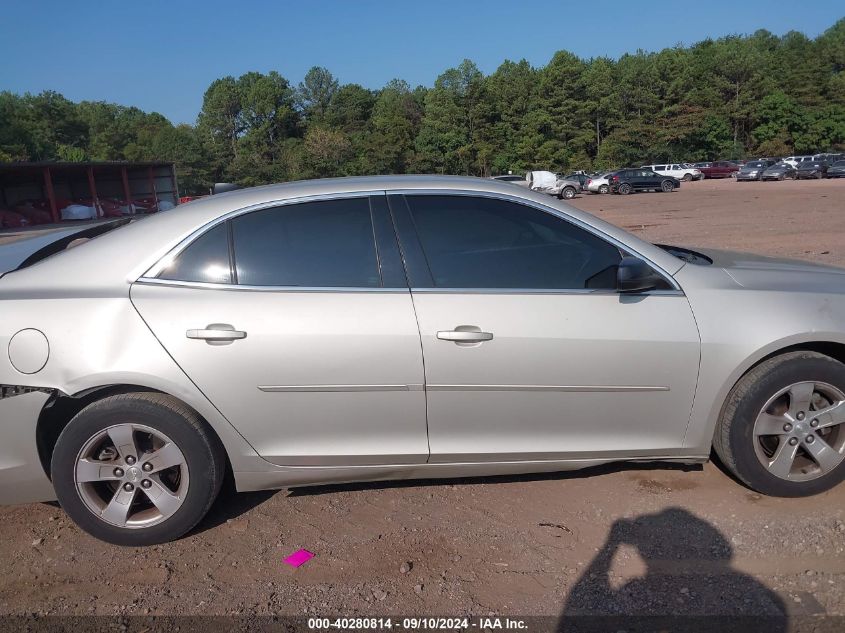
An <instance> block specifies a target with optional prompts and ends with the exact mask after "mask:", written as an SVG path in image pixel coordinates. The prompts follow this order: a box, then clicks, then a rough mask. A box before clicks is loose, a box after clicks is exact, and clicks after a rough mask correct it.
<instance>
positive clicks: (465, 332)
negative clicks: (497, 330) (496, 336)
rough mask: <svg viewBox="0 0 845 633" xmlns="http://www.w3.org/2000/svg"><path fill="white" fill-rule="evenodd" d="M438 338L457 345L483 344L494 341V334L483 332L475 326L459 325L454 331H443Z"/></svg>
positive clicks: (438, 334)
mask: <svg viewBox="0 0 845 633" xmlns="http://www.w3.org/2000/svg"><path fill="white" fill-rule="evenodd" d="M437 338H438V339H440V340H441V341H453V342H455V343H482V342H484V341H491V340H493V333H492V332H482V331H481V328H479V327H477V326H475V325H459V326H458V327H456V328H455V329H454V330H441V331H440V332H438V333H437Z"/></svg>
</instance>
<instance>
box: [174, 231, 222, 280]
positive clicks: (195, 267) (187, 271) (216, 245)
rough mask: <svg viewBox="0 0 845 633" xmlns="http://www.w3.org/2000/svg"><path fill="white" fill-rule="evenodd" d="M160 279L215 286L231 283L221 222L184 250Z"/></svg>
mask: <svg viewBox="0 0 845 633" xmlns="http://www.w3.org/2000/svg"><path fill="white" fill-rule="evenodd" d="M158 278H159V279H172V280H175V281H194V282H206V283H218V284H230V283H232V273H231V268H230V266H229V235H228V227H227V226H226V223H225V222H223V223H221V224H218V225H217V226H215V227H214V228H213V229H211V230H209V231H206V232H205V233H204V234H202V235H200V236H199V237H198V238H197V239H195V240H194V241H193V242H192V243H191V244H190V245H189V246H188V247H187V248H186V249H185V250H183V251H182V252H181V253H179V255H178V256H177V257H176V259H175V260H174V261H173V263H172V264H170V266H168V267H167V268H165V269H164V270H162V271H161V272H160V273H159V275H158Z"/></svg>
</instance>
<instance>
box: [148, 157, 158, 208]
mask: <svg viewBox="0 0 845 633" xmlns="http://www.w3.org/2000/svg"><path fill="white" fill-rule="evenodd" d="M147 178H149V179H150V193H151V194H152V196H153V200H155V201H156V207H155V211H158V194H157V193H156V179H155V178H154V177H153V167H152V165H150V166H149V167H147Z"/></svg>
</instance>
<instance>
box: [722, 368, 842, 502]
mask: <svg viewBox="0 0 845 633" xmlns="http://www.w3.org/2000/svg"><path fill="white" fill-rule="evenodd" d="M713 446H714V448H715V450H716V453H717V454H718V455H719V457H720V458H721V460H722V462H723V463H724V464H725V466H727V467H728V468H729V469H730V470H731V471H732V472H733V473H734V474H735V475H736V476H737V477H738V478H739V479H740V480H741V481H742V482H743V483H745V484H746V485H748V486H749V487H750V488H753V489H754V490H757V491H758V492H761V493H763V494H767V495H773V496H779V497H801V496H807V495H812V494H816V493H819V492H823V491H825V490H828V489H829V488H832V487H833V486H835V485H836V484H838V483H840V482H841V481H842V480H843V479H845V465H843V464H845V365H843V364H842V363H840V362H839V361H836V360H834V359H832V358H830V357H829V356H824V355H822V354H817V353H815V352H805V351H800V352H790V353H787V354H783V355H781V356H776V357H774V358H771V359H769V360H767V361H764V362H763V363H761V364H760V365H758V366H757V367H755V368H754V369H752V370H751V371H750V372H748V373H747V374H746V375H745V376H743V378H742V379H740V381H739V382H738V383H737V384H736V386H734V388H733V389H732V390H731V393H730V395H729V396H728V399H727V401H726V403H725V407H724V409H723V411H722V415H721V418H720V420H719V425H718V426H717V428H716V434H715V436H714V441H713Z"/></svg>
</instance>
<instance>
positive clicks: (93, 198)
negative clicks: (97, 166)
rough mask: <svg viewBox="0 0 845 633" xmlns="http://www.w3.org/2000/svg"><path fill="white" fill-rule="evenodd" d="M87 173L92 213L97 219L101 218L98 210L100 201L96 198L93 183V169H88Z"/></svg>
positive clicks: (100, 212) (99, 209) (101, 214)
mask: <svg viewBox="0 0 845 633" xmlns="http://www.w3.org/2000/svg"><path fill="white" fill-rule="evenodd" d="M87 171H88V189H90V190H91V202H92V203H93V204H94V211H95V212H96V214H97V217H98V218H101V217H103V210H102V209H101V208H100V199H99V198H98V197H97V184H96V182H94V168H93V167H89V168H88V169H87Z"/></svg>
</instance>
